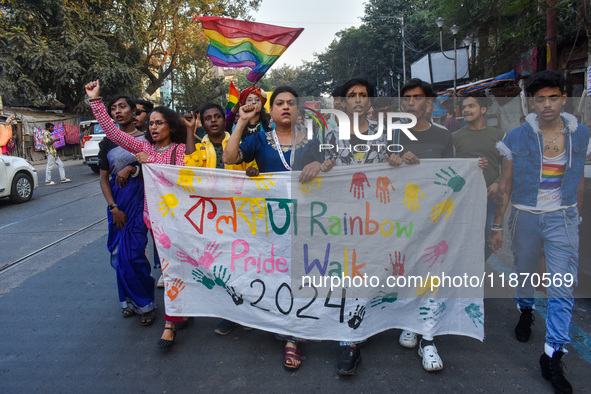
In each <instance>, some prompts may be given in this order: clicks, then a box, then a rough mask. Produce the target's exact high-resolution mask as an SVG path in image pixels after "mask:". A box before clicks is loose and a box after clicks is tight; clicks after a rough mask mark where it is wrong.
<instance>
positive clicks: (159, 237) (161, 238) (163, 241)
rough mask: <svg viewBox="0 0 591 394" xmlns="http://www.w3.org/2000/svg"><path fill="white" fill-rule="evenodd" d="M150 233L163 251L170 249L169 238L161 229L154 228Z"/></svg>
mask: <svg viewBox="0 0 591 394" xmlns="http://www.w3.org/2000/svg"><path fill="white" fill-rule="evenodd" d="M152 233H153V234H154V239H155V240H156V241H158V242H159V243H160V245H162V247H163V248H164V249H170V244H171V242H170V238H168V235H166V233H165V232H164V229H163V228H162V227H160V228H157V227H154V228H153V229H152Z"/></svg>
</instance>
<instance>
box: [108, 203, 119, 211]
mask: <svg viewBox="0 0 591 394" xmlns="http://www.w3.org/2000/svg"><path fill="white" fill-rule="evenodd" d="M115 208H119V205H117V204H109V211H112V210H113V209H115Z"/></svg>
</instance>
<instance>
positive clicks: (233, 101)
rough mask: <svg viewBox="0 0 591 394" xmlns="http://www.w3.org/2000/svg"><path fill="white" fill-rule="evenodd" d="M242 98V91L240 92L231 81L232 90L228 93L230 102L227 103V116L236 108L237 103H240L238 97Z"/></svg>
mask: <svg viewBox="0 0 591 394" xmlns="http://www.w3.org/2000/svg"><path fill="white" fill-rule="evenodd" d="M239 98H240V93H238V89H236V86H234V82H232V81H230V92H229V93H228V104H226V117H227V116H228V114H229V113H230V110H232V108H234V106H235V105H236V103H238V99H239Z"/></svg>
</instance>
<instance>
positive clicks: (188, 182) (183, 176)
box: [176, 168, 201, 193]
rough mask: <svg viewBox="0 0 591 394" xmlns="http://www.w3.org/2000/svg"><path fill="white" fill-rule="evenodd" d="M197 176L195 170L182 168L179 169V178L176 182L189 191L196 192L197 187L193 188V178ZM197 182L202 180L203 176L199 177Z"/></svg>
mask: <svg viewBox="0 0 591 394" xmlns="http://www.w3.org/2000/svg"><path fill="white" fill-rule="evenodd" d="M194 178H195V173H194V172H193V170H190V169H188V168H181V169H179V179H178V181H176V184H177V185H178V186H180V187H181V189H183V190H184V191H186V192H187V193H195V189H194V188H193V179H194ZM197 182H201V178H199V177H197Z"/></svg>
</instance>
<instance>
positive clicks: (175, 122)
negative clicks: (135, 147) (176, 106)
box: [144, 106, 187, 144]
mask: <svg viewBox="0 0 591 394" xmlns="http://www.w3.org/2000/svg"><path fill="white" fill-rule="evenodd" d="M154 112H158V113H160V114H162V116H163V117H164V119H165V120H166V123H168V127H169V128H170V139H171V140H172V142H176V143H177V144H184V143H185V142H187V129H186V127H185V124H184V123H183V121H182V119H181V117H180V115H179V114H177V113H176V112H175V111H173V110H172V109H170V108H168V107H165V106H159V107H156V108H154V110H153V111H152V112H151V113H150V115H152V113H154ZM144 135H145V137H146V139H147V140H148V142H149V143H150V144H153V143H154V140H153V139H152V135H151V134H150V129H149V128H148V131H146V132H145V134H144Z"/></svg>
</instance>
